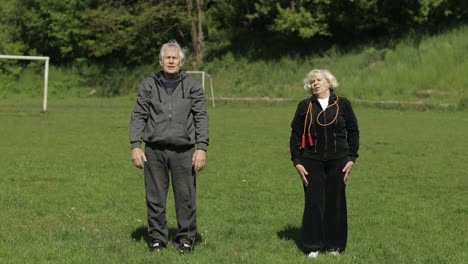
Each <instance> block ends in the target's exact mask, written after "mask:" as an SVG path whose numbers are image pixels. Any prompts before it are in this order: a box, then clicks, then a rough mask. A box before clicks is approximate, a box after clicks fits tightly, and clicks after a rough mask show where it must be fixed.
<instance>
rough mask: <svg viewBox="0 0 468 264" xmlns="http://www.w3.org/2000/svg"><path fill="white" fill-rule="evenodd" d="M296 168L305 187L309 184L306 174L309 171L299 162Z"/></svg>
mask: <svg viewBox="0 0 468 264" xmlns="http://www.w3.org/2000/svg"><path fill="white" fill-rule="evenodd" d="M296 170H297V173H299V176H301V180H302V182H303V183H304V185H305V186H306V187H307V186H308V185H309V182H308V181H307V175H309V173H308V172H307V171H306V169H305V168H304V166H302V165H301V164H297V165H296Z"/></svg>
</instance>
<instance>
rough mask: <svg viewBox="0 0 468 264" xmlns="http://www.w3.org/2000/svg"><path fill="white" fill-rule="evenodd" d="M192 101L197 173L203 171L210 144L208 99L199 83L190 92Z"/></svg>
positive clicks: (194, 163)
mask: <svg viewBox="0 0 468 264" xmlns="http://www.w3.org/2000/svg"><path fill="white" fill-rule="evenodd" d="M190 93H191V94H190V98H191V100H192V114H193V118H194V122H195V139H196V142H197V150H196V151H195V152H194V154H193V157H192V164H193V166H194V167H195V171H197V172H198V171H201V170H203V169H204V168H205V164H206V151H207V150H208V144H209V131H208V112H207V110H206V97H205V93H204V92H203V88H202V86H201V84H200V83H199V82H197V84H196V85H195V87H193V88H192V89H191V91H190Z"/></svg>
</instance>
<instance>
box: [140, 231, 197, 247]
mask: <svg viewBox="0 0 468 264" xmlns="http://www.w3.org/2000/svg"><path fill="white" fill-rule="evenodd" d="M176 234H177V229H176V228H173V227H170V228H169V241H173V240H174V238H175V235H176ZM131 237H132V238H133V239H135V240H136V241H141V240H144V241H145V242H146V244H147V245H148V246H149V245H150V242H151V238H150V236H149V235H148V227H147V226H140V227H138V228H137V229H135V230H134V231H133V232H132V235H131ZM201 242H203V238H202V236H201V235H200V233H198V232H197V234H196V235H195V245H196V244H199V243H201Z"/></svg>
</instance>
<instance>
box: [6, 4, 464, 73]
mask: <svg viewBox="0 0 468 264" xmlns="http://www.w3.org/2000/svg"><path fill="white" fill-rule="evenodd" d="M467 12H468V1H466V0H340V1H338V0H335V1H333V0H250V1H249V0H195V1H194V0H2V1H0V54H20V55H44V56H50V57H51V58H53V61H54V63H55V64H58V65H60V64H64V65H65V64H70V63H72V64H73V63H77V62H78V63H79V62H86V63H97V64H101V65H123V66H132V65H140V64H149V63H153V62H154V61H155V56H157V54H158V49H159V47H160V45H161V44H162V43H164V42H166V41H168V40H170V39H176V40H177V41H179V42H180V43H181V44H182V45H183V46H186V47H188V48H189V51H190V52H189V56H190V57H191V61H192V63H194V64H199V63H202V62H204V61H207V60H210V59H213V58H217V57H220V56H223V55H224V54H226V53H227V52H231V53H233V54H237V55H239V56H248V57H249V58H251V59H257V58H268V57H274V56H281V55H291V54H307V53H309V54H310V53H313V52H314V51H316V50H320V49H325V48H329V47H331V46H332V45H339V46H343V47H344V46H347V45H350V44H353V43H360V42H366V41H372V40H375V39H378V38H380V37H383V36H392V37H399V36H403V35H406V34H419V33H422V32H424V33H430V32H435V31H437V30H440V29H443V28H444V27H447V26H451V25H454V24H464V23H466V20H467ZM0 66H1V64H0Z"/></svg>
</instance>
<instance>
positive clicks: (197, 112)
mask: <svg viewBox="0 0 468 264" xmlns="http://www.w3.org/2000/svg"><path fill="white" fill-rule="evenodd" d="M161 75H162V72H159V73H152V74H151V75H150V76H149V77H147V78H146V79H144V80H143V81H142V82H141V83H140V85H139V87H138V97H137V101H136V104H135V107H134V109H133V112H132V116H131V121H130V144H131V146H132V148H137V147H138V148H139V147H141V140H143V141H145V143H154V144H156V145H161V146H174V147H183V146H191V145H192V146H193V145H195V144H197V149H203V150H207V148H208V143H209V135H208V113H207V111H206V98H205V94H204V92H203V88H202V85H201V83H200V81H198V80H197V79H195V78H193V77H191V76H189V75H188V74H187V73H186V72H185V71H180V73H179V75H180V81H179V83H178V84H177V86H176V88H175V90H174V91H173V92H172V94H171V95H168V94H167V93H166V91H165V89H164V87H163V86H162V83H161Z"/></svg>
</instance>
